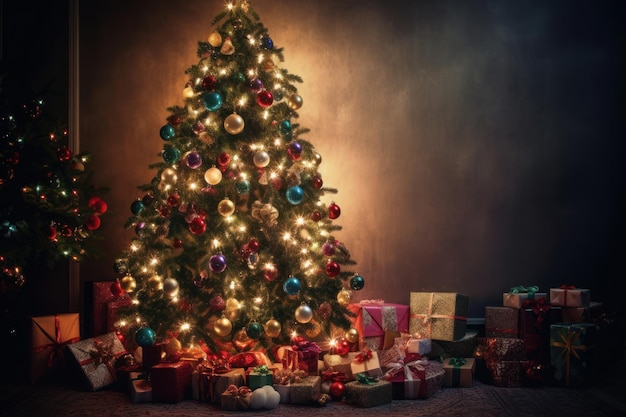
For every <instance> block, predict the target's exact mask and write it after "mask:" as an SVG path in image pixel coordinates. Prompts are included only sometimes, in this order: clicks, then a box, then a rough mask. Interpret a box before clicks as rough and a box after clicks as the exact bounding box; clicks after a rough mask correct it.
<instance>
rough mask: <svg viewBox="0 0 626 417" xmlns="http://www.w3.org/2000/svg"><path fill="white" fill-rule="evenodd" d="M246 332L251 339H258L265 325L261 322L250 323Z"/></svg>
mask: <svg viewBox="0 0 626 417" xmlns="http://www.w3.org/2000/svg"><path fill="white" fill-rule="evenodd" d="M246 334H247V335H248V337H249V338H250V339H258V338H259V337H261V335H262V334H263V326H261V325H260V324H259V323H256V322H255V323H250V325H249V326H248V328H247V329H246Z"/></svg>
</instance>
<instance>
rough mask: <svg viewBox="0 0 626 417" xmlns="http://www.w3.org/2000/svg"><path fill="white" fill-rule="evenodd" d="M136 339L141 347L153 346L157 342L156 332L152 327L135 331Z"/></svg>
mask: <svg viewBox="0 0 626 417" xmlns="http://www.w3.org/2000/svg"><path fill="white" fill-rule="evenodd" d="M135 341H136V342H137V344H138V345H139V346H141V347H146V346H152V345H154V343H155V342H156V333H155V332H154V330H152V329H151V328H150V327H142V328H140V329H139V330H137V332H136V333H135Z"/></svg>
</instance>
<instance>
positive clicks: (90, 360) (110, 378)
mask: <svg viewBox="0 0 626 417" xmlns="http://www.w3.org/2000/svg"><path fill="white" fill-rule="evenodd" d="M67 348H68V349H69V351H70V353H71V355H72V357H73V358H74V360H75V361H76V363H78V366H79V367H80V370H81V374H82V375H83V377H84V380H85V382H86V385H87V386H88V387H89V388H90V389H91V390H93V391H96V390H99V389H101V388H104V387H107V386H109V385H111V384H113V383H114V382H115V379H116V378H117V372H116V369H115V363H116V361H117V359H118V358H119V357H120V356H122V355H124V354H126V353H127V352H126V350H125V349H124V345H122V342H120V339H118V337H117V334H115V333H114V332H111V333H107V334H104V335H102V336H97V337H92V338H89V339H84V340H81V341H79V342H76V343H72V344H70V345H68V346H67Z"/></svg>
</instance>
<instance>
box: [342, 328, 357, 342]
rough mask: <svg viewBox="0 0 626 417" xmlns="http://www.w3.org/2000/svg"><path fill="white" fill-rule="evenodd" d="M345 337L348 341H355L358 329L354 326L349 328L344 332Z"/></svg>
mask: <svg viewBox="0 0 626 417" xmlns="http://www.w3.org/2000/svg"><path fill="white" fill-rule="evenodd" d="M345 338H346V340H347V341H348V342H350V343H356V342H358V341H359V331H358V330H357V329H355V328H351V329H350V330H348V331H347V332H346V335H345Z"/></svg>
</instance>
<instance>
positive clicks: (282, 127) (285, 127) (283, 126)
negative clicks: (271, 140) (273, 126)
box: [278, 120, 292, 135]
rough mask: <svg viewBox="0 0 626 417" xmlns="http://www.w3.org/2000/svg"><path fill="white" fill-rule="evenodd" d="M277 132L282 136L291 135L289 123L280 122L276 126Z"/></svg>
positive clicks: (286, 121) (287, 121)
mask: <svg viewBox="0 0 626 417" xmlns="http://www.w3.org/2000/svg"><path fill="white" fill-rule="evenodd" d="M278 130H279V131H280V133H281V134H282V135H288V134H291V130H292V128H291V122H290V121H289V120H283V121H282V122H280V124H279V125H278Z"/></svg>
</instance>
